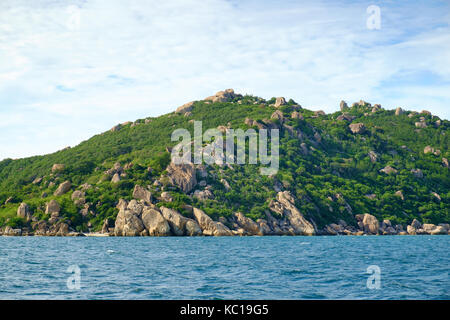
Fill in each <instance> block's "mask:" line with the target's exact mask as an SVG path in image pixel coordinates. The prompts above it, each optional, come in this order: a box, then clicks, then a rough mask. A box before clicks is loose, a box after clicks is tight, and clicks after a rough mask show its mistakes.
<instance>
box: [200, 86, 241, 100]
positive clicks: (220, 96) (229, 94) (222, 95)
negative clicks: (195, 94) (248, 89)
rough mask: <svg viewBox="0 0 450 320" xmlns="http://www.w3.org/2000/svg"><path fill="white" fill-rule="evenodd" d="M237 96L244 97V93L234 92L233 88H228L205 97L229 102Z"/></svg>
mask: <svg viewBox="0 0 450 320" xmlns="http://www.w3.org/2000/svg"><path fill="white" fill-rule="evenodd" d="M236 97H242V95H240V94H236V93H234V90H233V89H227V90H224V91H219V92H217V93H216V94H215V95H213V96H210V97H207V98H205V101H211V102H229V101H231V100H233V99H235V98H236Z"/></svg>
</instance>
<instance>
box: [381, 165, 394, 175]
mask: <svg viewBox="0 0 450 320" xmlns="http://www.w3.org/2000/svg"><path fill="white" fill-rule="evenodd" d="M380 172H384V173H385V174H396V173H397V172H398V171H397V170H396V169H395V168H392V167H391V166H386V167H384V168H383V169H381V170H380Z"/></svg>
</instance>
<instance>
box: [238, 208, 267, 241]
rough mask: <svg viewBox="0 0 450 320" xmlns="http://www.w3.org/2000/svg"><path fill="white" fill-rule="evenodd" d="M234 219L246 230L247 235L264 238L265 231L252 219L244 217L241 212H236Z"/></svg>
mask: <svg viewBox="0 0 450 320" xmlns="http://www.w3.org/2000/svg"><path fill="white" fill-rule="evenodd" d="M234 218H235V220H236V223H237V224H238V225H239V226H240V227H241V228H242V229H244V231H245V232H246V234H247V235H252V236H262V235H264V232H263V230H262V229H261V227H260V226H259V225H258V224H257V223H256V222H255V221H253V220H252V219H250V218H248V217H246V216H244V215H243V214H242V213H241V212H236V213H235V214H234Z"/></svg>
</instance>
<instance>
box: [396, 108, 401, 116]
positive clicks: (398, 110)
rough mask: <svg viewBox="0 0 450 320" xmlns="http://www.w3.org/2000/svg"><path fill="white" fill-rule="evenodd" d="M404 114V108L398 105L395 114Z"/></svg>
mask: <svg viewBox="0 0 450 320" xmlns="http://www.w3.org/2000/svg"><path fill="white" fill-rule="evenodd" d="M402 114H403V109H402V108H400V107H398V108H397V109H395V115H396V116H399V115H402Z"/></svg>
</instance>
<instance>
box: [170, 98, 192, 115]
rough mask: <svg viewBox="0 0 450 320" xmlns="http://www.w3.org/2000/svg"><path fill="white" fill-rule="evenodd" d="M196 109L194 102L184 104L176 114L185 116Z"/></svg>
mask: <svg viewBox="0 0 450 320" xmlns="http://www.w3.org/2000/svg"><path fill="white" fill-rule="evenodd" d="M193 107H194V101H191V102H188V103H185V104H183V105H182V106H181V107H178V108H177V110H176V111H175V112H176V113H180V114H185V113H187V112H191V111H192V108H193Z"/></svg>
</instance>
